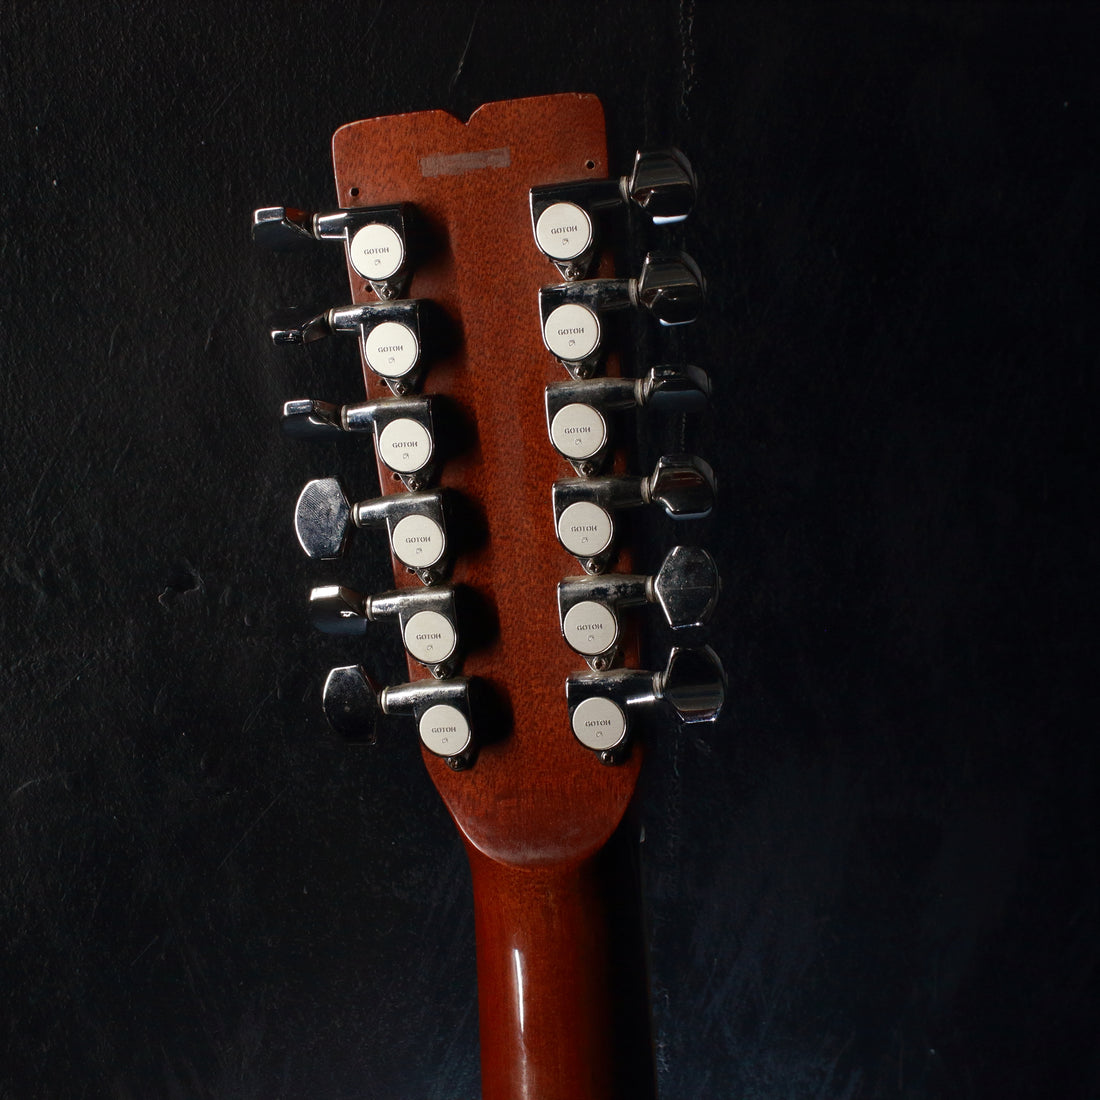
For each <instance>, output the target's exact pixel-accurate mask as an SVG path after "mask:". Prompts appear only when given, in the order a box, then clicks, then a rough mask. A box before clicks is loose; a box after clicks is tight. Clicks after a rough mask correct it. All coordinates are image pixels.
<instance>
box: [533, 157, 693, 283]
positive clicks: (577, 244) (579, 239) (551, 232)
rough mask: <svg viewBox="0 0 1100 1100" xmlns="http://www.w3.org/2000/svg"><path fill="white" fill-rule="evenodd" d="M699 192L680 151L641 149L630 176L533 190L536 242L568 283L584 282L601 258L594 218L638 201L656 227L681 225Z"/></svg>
mask: <svg viewBox="0 0 1100 1100" xmlns="http://www.w3.org/2000/svg"><path fill="white" fill-rule="evenodd" d="M696 190H697V188H696V182H695V173H694V172H693V171H692V169H691V165H690V164H689V163H688V159H687V157H685V156H684V154H683V153H681V152H680V151H679V150H678V149H651V150H645V151H640V152H638V153H636V154H635V156H634V169H633V171H632V172H631V174H630V175H629V176H622V177H620V178H618V179H598V180H586V179H581V180H570V181H569V182H567V183H552V184H547V185H545V186H542V187H532V188H531V228H532V229H533V230H534V233H535V243H536V244H537V245H538V247H539V250H540V251H541V252H542V254H543V255H544V256H545V257H546V258H547V259H548V260H550V261H551V262H552V263H553V264H554V266H555V267H556V268H557V269H558V270H559V271H560V272H561V274H562V277H563V278H564V279H568V280H570V281H572V280H575V279H581V278H583V277H584V276H585V274H586V273H587V272H588V270H589V268H590V267H591V266H592V261H593V259H594V258H595V255H596V247H597V246H596V234H595V231H594V228H593V218H592V216H593V215H594V214H597V213H599V212H601V211H603V210H608V209H610V208H612V207H615V206H621V205H622V204H624V203H629V202H633V203H634V204H636V205H637V206H638V207H640V208H641V209H642V210H643V211H645V213H647V214H648V215H649V216H650V218H651V219H652V220H653V222H654V224H655V225H666V224H670V223H672V222H679V221H683V220H684V218H686V217H687V216H688V214H690V213H691V208H692V206H693V205H694V203H695V193H696Z"/></svg>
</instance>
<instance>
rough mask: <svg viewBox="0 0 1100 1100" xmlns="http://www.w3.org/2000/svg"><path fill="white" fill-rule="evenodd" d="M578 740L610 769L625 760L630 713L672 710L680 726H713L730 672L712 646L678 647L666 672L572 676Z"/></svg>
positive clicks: (572, 719) (569, 690) (569, 693)
mask: <svg viewBox="0 0 1100 1100" xmlns="http://www.w3.org/2000/svg"><path fill="white" fill-rule="evenodd" d="M565 697H566V702H567V705H568V707H569V723H570V727H571V728H572V730H573V735H574V736H575V737H576V738H577V740H578V741H580V742H581V744H582V745H584V746H585V747H586V748H589V749H592V751H593V752H595V753H596V754H597V755H598V756H599V758H600V760H602V761H603V762H604V763H605V764H616V763H618V762H620V761H621V760H623V759H625V757H626V754H627V752H628V751H629V747H630V738H631V728H630V727H631V714H632V712H634V711H637V710H644V709H649V708H652V707H655V706H657V705H665V706H667V707H669V708H670V709H671V710H672V711H673V712H674V714H675V715H676V717H677V718H678V719H679V721H680V722H681V723H684V724H688V723H695V722H713V721H714V720H715V719H716V718H717V717H718V714H719V712H720V711H721V709H722V706H723V704H724V703H725V698H726V673H725V670H724V669H723V668H722V662H721V661H720V660H719V659H718V655H717V654H716V653H715V652H714V650H713V649H711V648H710V646H703V647H701V648H698V649H686V648H683V647H681V646H674V647H673V649H672V651H671V652H670V653H669V657H668V664H667V665H666V666H665V670H664V671H663V672H647V671H643V670H641V669H631V668H624V669H616V670H614V671H612V672H587V673H581V674H578V675H575V676H570V677H569V678H568V679H567V680H566V682H565Z"/></svg>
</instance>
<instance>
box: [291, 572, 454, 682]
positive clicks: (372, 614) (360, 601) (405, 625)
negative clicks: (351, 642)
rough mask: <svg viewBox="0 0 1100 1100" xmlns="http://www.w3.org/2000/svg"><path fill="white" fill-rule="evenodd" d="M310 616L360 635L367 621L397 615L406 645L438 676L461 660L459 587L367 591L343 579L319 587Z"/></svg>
mask: <svg viewBox="0 0 1100 1100" xmlns="http://www.w3.org/2000/svg"><path fill="white" fill-rule="evenodd" d="M309 610H310V618H311V619H312V620H313V625H314V626H315V627H317V629H318V630H322V631H324V632H325V633H326V634H344V635H355V636H361V635H363V634H366V632H367V624H368V623H370V622H380V621H382V620H384V619H396V620H397V623H398V626H399V627H400V628H401V640H402V642H403V643H404V645H405V651H406V652H407V653H408V654H409V656H410V657H412V658H413V659H414V660H416V661H419V662H420V663H421V664H422V665H424V666H425V667H426V668H427V669H428V671H429V672H430V673H431V674H432V675H433V676H435V677H436V678H437V679H443V678H444V677H447V676H451V675H452V674H453V673H454V670H455V667H456V665H457V660H458V649H459V647H458V629H457V625H456V624H457V622H458V616H457V613H456V610H455V590H454V589H453V588H451V587H450V586H446V587H440V588H419V589H417V588H405V589H401V590H398V591H395V592H383V593H381V594H380V595H377V596H362V595H360V594H359V593H358V592H353V591H352V590H351V589H350V588H344V587H343V586H341V585H335V584H333V585H326V586H325V587H323V588H314V589H313V591H312V592H310V594H309Z"/></svg>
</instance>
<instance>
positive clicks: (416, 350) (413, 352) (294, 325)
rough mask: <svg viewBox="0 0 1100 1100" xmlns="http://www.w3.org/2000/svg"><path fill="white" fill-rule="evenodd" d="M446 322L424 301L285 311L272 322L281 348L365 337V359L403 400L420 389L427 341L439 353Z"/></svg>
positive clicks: (273, 335)
mask: <svg viewBox="0 0 1100 1100" xmlns="http://www.w3.org/2000/svg"><path fill="white" fill-rule="evenodd" d="M441 321H442V318H441V316H440V314H439V311H438V309H436V308H434V304H433V303H432V302H430V301H427V300H426V299H423V298H410V299H408V300H407V301H400V302H362V303H360V304H358V305H350V306H340V307H338V308H336V309H330V310H326V311H325V312H324V313H319V314H314V313H312V312H311V311H309V310H303V309H284V310H280V311H279V312H278V313H276V314H275V315H274V316H273V317H272V318H271V322H270V327H271V339H272V341H273V342H274V343H276V344H309V343H312V342H313V341H314V340H320V339H322V338H323V337H325V336H328V335H329V334H330V333H334V332H336V333H351V334H352V335H355V336H358V337H359V350H360V351H361V352H362V355H363V360H364V361H365V362H366V364H367V366H368V367H370V369H371V370H372V371H374V373H375V374H377V375H378V376H379V377H380V378H382V380H383V381H384V382H385V383H386V385H387V386H389V388H390V389H391V390H392V391H393V392H394V393H395V394H396V395H397V396H398V397H404V396H405V395H406V394H408V393H412V392H413V390H415V389H416V387H417V386H418V385H419V382H420V376H421V374H422V373H423V347H424V342H425V339H427V342H428V343H429V344H434V345H435V351H437V352H438V351H439V344H440V343H441V342H442V341H441V337H442V328H443V326H442V324H441Z"/></svg>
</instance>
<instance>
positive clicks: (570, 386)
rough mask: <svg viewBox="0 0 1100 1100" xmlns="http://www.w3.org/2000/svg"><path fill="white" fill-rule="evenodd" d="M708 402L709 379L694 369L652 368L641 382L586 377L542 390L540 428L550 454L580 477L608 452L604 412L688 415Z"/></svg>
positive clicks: (587, 474) (595, 467) (595, 468)
mask: <svg viewBox="0 0 1100 1100" xmlns="http://www.w3.org/2000/svg"><path fill="white" fill-rule="evenodd" d="M709 398H710V379H709V378H708V377H707V374H706V372H705V371H702V370H700V369H699V368H698V367H693V366H688V365H686V364H684V365H668V366H659V367H653V368H652V369H651V370H650V371H649V373H648V374H646V376H645V377H644V378H590V379H569V380H567V381H565V382H554V383H551V384H550V385H549V386H547V387H546V427H547V429H548V431H549V433H550V442H551V443H552V444H553V445H554V450H556V451H557V452H558V454H560V455H561V456H562V458H565V459H568V461H569V462H570V464H571V465H572V466H573V469H575V470H576V471H577V473H578V474H580V475H581V477H591V476H592V475H593V474H596V473H598V472H599V471H600V469H601V468H602V467H603V465H604V462H605V460H606V459H607V456H608V453H609V451H610V433H609V431H608V422H607V416H606V413H608V412H609V411H612V410H615V409H628V408H633V407H635V406H637V407H645V406H648V407H650V408H654V409H660V410H666V409H667V410H669V411H680V412H688V411H694V410H696V409H699V408H702V407H703V406H704V405H706V403H707V401H708V400H709Z"/></svg>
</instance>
